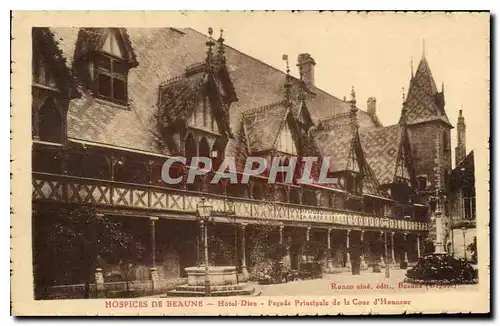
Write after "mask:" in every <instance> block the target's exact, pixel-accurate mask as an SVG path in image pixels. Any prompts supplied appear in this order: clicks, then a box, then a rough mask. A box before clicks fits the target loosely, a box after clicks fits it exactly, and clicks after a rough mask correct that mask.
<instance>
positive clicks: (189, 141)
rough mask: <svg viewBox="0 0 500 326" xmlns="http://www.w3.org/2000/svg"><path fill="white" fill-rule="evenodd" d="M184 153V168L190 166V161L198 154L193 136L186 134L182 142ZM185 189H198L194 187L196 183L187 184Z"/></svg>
mask: <svg viewBox="0 0 500 326" xmlns="http://www.w3.org/2000/svg"><path fill="white" fill-rule="evenodd" d="M184 153H185V154H184V155H185V156H186V166H190V165H191V160H192V159H193V157H195V156H197V153H198V147H197V145H196V140H195V139H194V136H193V134H192V133H188V135H187V137H186V140H185V141H184ZM188 170H189V169H188ZM188 172H189V171H188ZM186 188H187V189H188V190H197V189H198V187H197V186H196V182H195V183H187V184H186Z"/></svg>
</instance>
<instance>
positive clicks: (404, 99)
mask: <svg viewBox="0 0 500 326" xmlns="http://www.w3.org/2000/svg"><path fill="white" fill-rule="evenodd" d="M401 90H402V92H403V95H402V97H403V103H404V102H405V101H406V96H405V88H404V87H401Z"/></svg>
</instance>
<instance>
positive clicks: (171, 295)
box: [167, 288, 255, 297]
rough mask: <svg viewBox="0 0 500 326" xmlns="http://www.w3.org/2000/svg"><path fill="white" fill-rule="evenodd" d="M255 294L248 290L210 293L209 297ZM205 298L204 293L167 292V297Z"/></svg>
mask: <svg viewBox="0 0 500 326" xmlns="http://www.w3.org/2000/svg"><path fill="white" fill-rule="evenodd" d="M254 292H255V289H254V288H250V289H240V290H233V291H211V292H210V295H211V296H212V297H227V296H236V295H252V294H253V293H254ZM203 296H205V291H188V290H177V289H175V290H172V291H169V292H167V297H203Z"/></svg>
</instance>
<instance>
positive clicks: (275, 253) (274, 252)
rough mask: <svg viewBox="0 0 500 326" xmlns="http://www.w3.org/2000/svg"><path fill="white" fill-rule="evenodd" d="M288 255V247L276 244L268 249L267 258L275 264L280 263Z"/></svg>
mask: <svg viewBox="0 0 500 326" xmlns="http://www.w3.org/2000/svg"><path fill="white" fill-rule="evenodd" d="M286 254H287V250H286V245H284V244H282V243H275V244H273V245H271V246H270V247H269V248H268V251H267V252H266V258H268V259H270V260H272V261H273V262H279V261H281V260H282V259H283V257H285V256H286Z"/></svg>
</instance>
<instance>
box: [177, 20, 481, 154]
mask: <svg viewBox="0 0 500 326" xmlns="http://www.w3.org/2000/svg"><path fill="white" fill-rule="evenodd" d="M183 16H184V17H183V18H182V19H179V21H180V22H179V23H178V25H179V27H192V28H194V29H196V30H198V31H200V32H204V33H206V31H207V29H208V27H212V28H213V29H214V31H215V32H214V36H215V37H218V35H219V29H220V28H223V29H224V38H225V40H226V43H227V44H228V45H230V46H232V47H234V48H236V49H238V50H240V51H242V52H244V53H247V54H249V55H251V56H253V57H255V58H257V59H260V60H262V61H264V62H266V63H267V64H270V65H272V66H274V67H276V68H278V69H281V70H284V69H285V64H284V62H283V60H282V55H283V54H288V56H289V58H290V66H291V69H292V71H291V73H292V74H293V75H295V76H298V70H297V67H296V66H295V64H296V58H297V55H298V54H299V53H302V52H307V53H310V54H311V55H312V57H313V58H314V59H315V61H316V67H315V68H316V69H315V75H316V76H315V84H316V86H318V87H319V88H321V89H323V90H325V91H327V92H329V93H330V94H333V95H334V96H336V97H338V98H341V99H342V98H343V97H344V96H346V97H347V98H349V96H350V95H349V94H350V90H351V86H354V87H355V90H356V98H357V102H358V106H359V107H360V108H361V109H364V110H366V100H367V99H368V98H369V97H372V96H373V97H376V99H377V114H378V116H379V118H380V120H381V121H382V123H383V124H384V125H391V124H395V123H397V121H398V118H399V115H400V110H401V104H402V96H403V87H404V89H405V93H406V92H407V90H408V86H409V80H410V74H411V61H412V60H413V66H414V70H415V71H416V69H417V66H418V63H419V62H420V60H421V58H422V55H423V52H424V51H423V47H424V46H423V43H425V56H426V58H427V61H428V62H429V65H430V68H431V71H432V74H433V76H434V79H435V81H436V85H437V86H438V89H441V84H442V83H444V89H445V100H446V106H445V109H446V112H447V114H448V117H449V119H450V122H451V123H452V124H453V125H454V126H456V122H457V117H458V110H459V109H462V110H463V114H464V116H465V122H466V125H467V138H466V139H467V151H469V150H471V149H476V148H477V147H484V146H486V145H487V144H484V137H479V135H477V136H478V137H476V134H473V133H474V132H475V131H477V130H479V129H481V128H485V124H488V121H489V120H488V115H489V113H488V112H489V111H488V110H489V20H488V16H487V15H484V14H483V15H481V14H467V13H454V14H438V13H435V14H425V15H422V14H403V13H400V14H389V13H386V14H381V13H378V14H377V13H364V14H363V13H351V14H347V13H321V14H320V13H309V12H300V13H289V12H278V13H263V12H257V13H243V12H241V13H231V14H228V13H217V14H214V13H211V14H207V13H202V12H200V13H192V12H190V13H184V14H183ZM451 141H452V148H453V149H454V148H455V146H456V129H453V130H452V138H451ZM453 159H454V154H453Z"/></svg>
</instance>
